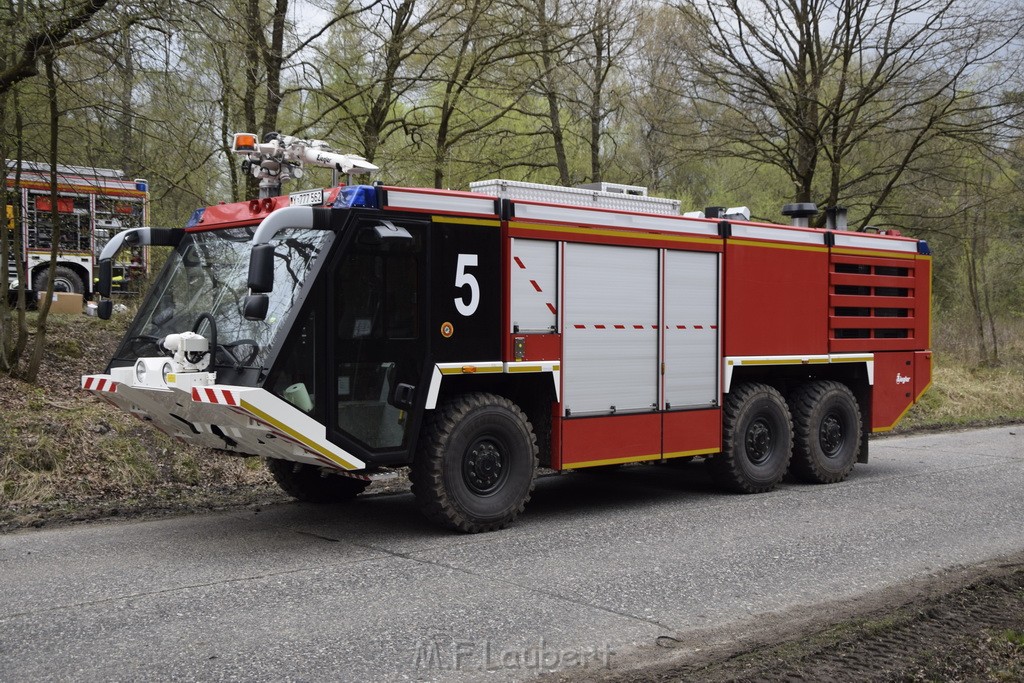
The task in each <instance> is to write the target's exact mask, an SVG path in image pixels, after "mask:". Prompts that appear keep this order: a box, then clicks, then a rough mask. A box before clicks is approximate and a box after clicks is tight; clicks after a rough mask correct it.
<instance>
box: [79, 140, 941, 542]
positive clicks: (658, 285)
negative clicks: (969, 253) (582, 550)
mask: <svg viewBox="0 0 1024 683" xmlns="http://www.w3.org/2000/svg"><path fill="white" fill-rule="evenodd" d="M236 146H238V144H237V142H236ZM242 147H244V146H242ZM307 149H308V147H307ZM254 150H255V148H254ZM248 153H249V154H257V155H258V156H257V157H256V158H252V157H251V156H250V157H249V161H250V163H257V162H259V161H260V160H261V159H262V158H263V157H262V156H259V155H263V154H266V155H270V156H273V155H277V154H278V151H277V149H276V148H275V149H271V150H270V151H266V152H264V151H263V148H262V147H260V148H259V151H249V152H248ZM295 158H297V159H300V158H301V159H305V157H295ZM301 163H305V162H301ZM292 175H294V174H292ZM278 177H280V176H278ZM628 187H629V186H627V188H628ZM472 188H473V189H474V191H473V192H458V191H448V190H435V189H422V188H406V187H388V186H382V185H373V186H371V185H357V186H341V187H333V188H328V189H326V190H323V191H322V192H321V191H315V192H314V193H313V194H311V193H309V192H306V193H296V194H295V195H293V197H292V198H290V197H288V196H268V197H264V198H262V199H260V200H253V201H251V202H240V203H235V204H222V205H215V206H210V207H207V208H205V209H203V210H200V211H197V212H196V213H195V214H194V215H193V218H192V220H191V221H190V222H189V224H188V225H187V226H186V227H185V229H184V230H177V231H169V230H168V231H156V230H147V231H139V232H137V233H135V234H132V235H127V236H126V237H125V238H124V242H125V243H132V242H133V241H134V243H137V244H156V243H160V244H173V245H175V251H174V254H173V255H172V256H171V257H170V263H169V264H168V266H167V269H166V270H165V271H164V273H163V275H162V277H161V279H160V280H158V281H157V282H156V283H155V284H154V285H153V287H152V288H151V291H150V293H149V295H148V297H147V299H146V300H145V302H144V303H143V305H142V306H141V308H140V310H139V313H138V315H137V316H136V318H135V321H134V322H133V323H132V326H131V328H130V330H129V331H128V333H127V335H126V336H125V338H124V340H123V341H122V342H121V345H120V347H119V348H118V350H117V352H116V353H115V354H114V358H113V359H112V360H111V362H110V364H109V366H108V368H107V370H106V372H105V373H103V374H100V375H88V376H85V377H83V379H82V385H83V387H84V388H85V389H87V390H89V391H91V392H93V393H94V394H96V395H97V396H100V397H102V398H104V399H106V400H108V401H110V402H111V403H113V404H114V405H116V406H118V407H119V408H121V409H123V410H125V411H128V412H131V413H134V414H136V415H138V416H140V417H143V418H144V419H146V420H148V421H151V422H152V423H153V424H154V425H155V426H156V427H158V428H159V429H161V430H163V431H165V432H167V433H169V434H172V435H174V436H177V437H179V438H181V439H183V440H185V441H188V442H190V443H193V444H197V445H201V446H206V447H210V448H214V449H218V450H221V451H226V452H229V453H232V454H237V455H256V456H263V457H266V458H268V461H267V462H268V466H269V468H270V471H271V473H272V474H273V476H274V477H275V478H276V479H277V481H278V482H279V483H280V484H281V486H282V487H283V488H284V489H285V490H286V491H287V492H289V493H291V494H292V495H294V496H296V497H298V498H300V499H302V500H309V501H337V500H343V499H346V498H351V497H353V496H355V495H356V494H358V493H359V492H361V491H362V490H363V489H364V488H365V487H366V486H367V484H368V482H369V478H370V476H372V475H373V474H374V473H375V472H379V471H381V470H382V468H393V467H399V466H409V467H410V474H411V478H412V482H413V491H414V493H415V495H416V497H417V499H418V500H419V503H420V506H421V508H422V509H423V511H424V512H425V513H426V514H427V515H428V516H429V517H430V518H432V519H434V520H436V521H438V522H440V523H442V524H445V525H447V526H449V527H452V528H455V529H459V530H462V531H469V532H474V531H485V530H490V529H496V528H500V527H503V526H505V525H507V524H508V523H509V522H511V521H512V520H513V519H514V518H515V517H516V516H517V515H518V514H519V513H520V512H521V511H522V510H523V508H524V506H525V505H526V503H527V501H528V500H529V498H530V492H531V491H532V489H533V483H534V477H535V472H536V469H537V467H538V465H541V466H544V467H548V468H551V469H553V470H558V471H565V470H575V469H581V468H591V467H598V466H609V465H619V464H624V463H637V462H660V461H672V460H679V459H682V458H691V457H694V456H704V457H706V458H707V459H708V460H709V462H710V463H711V465H712V466H713V468H714V471H715V473H716V475H717V477H718V478H719V480H720V481H721V482H722V483H723V484H724V485H725V486H726V487H728V488H730V489H732V490H736V491H742V492H749V493H755V492H761V491H767V490H769V489H771V488H773V487H774V486H775V485H776V484H777V483H778V482H779V481H780V480H781V479H782V477H783V476H784V475H785V474H786V472H787V471H788V470H791V471H792V472H793V473H794V475H796V476H797V477H798V478H799V479H801V480H804V481H809V482H817V483H828V482H836V481H840V480H842V479H844V478H845V477H846V476H847V475H848V474H849V473H850V471H851V469H852V468H853V466H854V463H855V462H856V461H858V460H859V461H860V462H866V461H867V456H868V442H867V435H868V434H869V433H871V432H878V431H885V430H888V429H891V428H892V427H893V426H894V425H895V424H896V423H897V422H898V421H899V419H900V418H901V417H902V415H903V414H904V413H905V412H906V411H907V410H908V409H909V408H910V406H911V405H912V404H913V403H914V402H915V401H916V400H917V399H918V398H919V397H920V396H921V394H922V393H923V392H924V391H925V389H926V388H927V387H928V385H929V382H930V378H931V352H930V350H929V347H930V339H929V335H930V320H929V318H930V277H931V257H930V253H929V250H928V247H927V244H926V243H925V242H923V241H919V240H915V239H910V238H906V237H900V236H893V235H878V234H864V233H856V232H850V231H846V230H840V229H814V228H808V227H799V226H793V225H775V224H768V223H763V222H756V221H750V220H749V215H750V214H749V210H747V209H745V207H737V208H733V209H724V208H721V209H719V208H715V207H712V208H713V209H714V210H710V209H709V210H707V211H706V212H703V214H702V215H700V216H691V217H687V216H681V215H679V213H678V211H679V208H678V202H674V201H673V200H663V199H656V198H653V197H647V196H646V195H645V193H640V192H637V191H636V190H635V189H631V190H626V191H623V190H621V189H620V188H616V187H614V186H609V185H603V186H599V187H597V188H590V189H582V190H581V189H573V188H558V187H551V186H538V185H536V184H530V183H517V182H513V181H505V180H491V181H483V182H481V183H474V184H473V185H472ZM316 192H319V194H316ZM805 208H807V207H805ZM797 213H800V214H801V216H800V217H801V218H803V217H804V214H805V213H806V212H801V211H797ZM710 216H714V217H710ZM110 249H111V253H110V254H109V256H110V258H113V257H114V254H115V253H116V249H117V245H112V246H111V247H110ZM172 354H173V355H172Z"/></svg>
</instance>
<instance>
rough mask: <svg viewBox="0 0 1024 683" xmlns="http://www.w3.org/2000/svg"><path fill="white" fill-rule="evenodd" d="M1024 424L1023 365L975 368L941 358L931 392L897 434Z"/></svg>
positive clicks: (939, 356) (898, 428)
mask: <svg viewBox="0 0 1024 683" xmlns="http://www.w3.org/2000/svg"><path fill="white" fill-rule="evenodd" d="M1020 421H1024V370H1022V368H1021V366H1019V365H1004V366H1000V367H997V368H972V367H970V366H968V365H967V364H965V363H962V362H957V360H956V359H953V358H950V357H949V356H946V355H937V356H936V359H935V369H934V373H933V378H932V386H931V389H930V390H929V391H928V393H926V394H925V395H924V397H923V398H922V399H921V401H920V402H919V403H918V404H917V405H916V406H914V407H913V409H911V411H910V412H909V413H908V414H907V417H906V418H904V420H903V422H901V423H900V425H899V426H898V427H897V431H900V432H907V431H911V430H915V429H943V428H951V427H966V426H973V425H986V424H1000V423H1006V422H1020Z"/></svg>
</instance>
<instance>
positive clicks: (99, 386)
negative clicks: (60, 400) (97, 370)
mask: <svg viewBox="0 0 1024 683" xmlns="http://www.w3.org/2000/svg"><path fill="white" fill-rule="evenodd" d="M82 388H83V389H85V390H86V391H107V392H111V393H113V392H115V391H117V382H115V381H114V380H112V379H106V378H104V377H86V378H85V383H84V384H83V385H82Z"/></svg>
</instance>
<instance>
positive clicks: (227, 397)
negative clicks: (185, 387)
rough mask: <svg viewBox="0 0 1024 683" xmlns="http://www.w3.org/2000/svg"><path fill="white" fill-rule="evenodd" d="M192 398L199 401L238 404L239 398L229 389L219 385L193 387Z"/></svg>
mask: <svg viewBox="0 0 1024 683" xmlns="http://www.w3.org/2000/svg"><path fill="white" fill-rule="evenodd" d="M192 400H193V401H197V402H199V403H217V404H221V405H227V406H237V405H238V399H237V398H236V397H235V395H234V394H233V393H231V391H230V390H228V389H221V388H218V387H192Z"/></svg>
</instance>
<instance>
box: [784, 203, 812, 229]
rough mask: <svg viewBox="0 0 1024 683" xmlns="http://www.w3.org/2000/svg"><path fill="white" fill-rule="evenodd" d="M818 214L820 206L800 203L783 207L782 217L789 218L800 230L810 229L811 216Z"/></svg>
mask: <svg viewBox="0 0 1024 683" xmlns="http://www.w3.org/2000/svg"><path fill="white" fill-rule="evenodd" d="M817 214H818V205H817V204H815V203H814V202H800V203H798V204H786V205H785V206H783V207H782V215H783V216H789V217H790V218H791V219H792V220H793V225H794V226H795V227H798V228H806V227H810V218H811V216H816V215H817Z"/></svg>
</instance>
